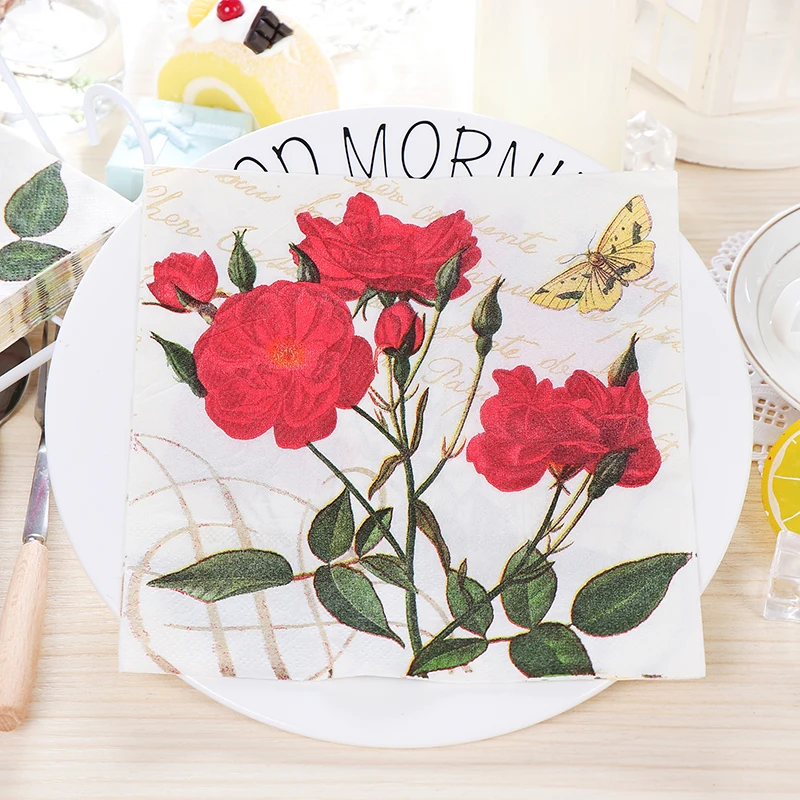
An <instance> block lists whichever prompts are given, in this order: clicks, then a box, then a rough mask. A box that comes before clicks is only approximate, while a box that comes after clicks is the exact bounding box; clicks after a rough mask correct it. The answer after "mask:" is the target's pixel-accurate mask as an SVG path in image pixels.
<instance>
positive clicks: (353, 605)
mask: <svg viewBox="0 0 800 800" xmlns="http://www.w3.org/2000/svg"><path fill="white" fill-rule="evenodd" d="M314 591H315V592H316V593H317V597H318V598H319V601H320V603H322V605H323V606H324V607H325V609H326V610H327V611H328V612H329V613H330V614H331V615H332V616H333V617H335V618H336V619H338V620H339V622H341V623H342V624H343V625H347V627H348V628H355V630H357V631H364V632H365V633H371V634H373V635H375V636H383V637H385V638H386V639H391V640H392V641H394V642H397V643H398V644H399V645H400V646H401V647H405V645H404V644H403V640H402V639H401V638H400V637H399V636H398V635H397V634H396V633H395V632H394V631H393V630H392V629H391V628H390V627H389V623H388V622H387V621H386V613H385V612H384V610H383V605H382V604H381V601H380V598H379V597H378V595H377V594H376V592H375V589H374V588H373V586H372V584H371V583H370V581H369V579H368V578H367V577H366V576H364V575H362V574H361V573H360V572H357V571H356V570H354V569H350V567H345V566H342V565H341V564H334V565H332V566H331V565H328V564H325V565H324V566H322V567H320V568H319V569H318V570H317V571H316V572H315V573H314Z"/></svg>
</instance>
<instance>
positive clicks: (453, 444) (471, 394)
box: [416, 355, 486, 497]
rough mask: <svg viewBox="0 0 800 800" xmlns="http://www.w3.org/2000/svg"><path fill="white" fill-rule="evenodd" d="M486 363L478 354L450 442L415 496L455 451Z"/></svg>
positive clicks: (427, 484)
mask: <svg viewBox="0 0 800 800" xmlns="http://www.w3.org/2000/svg"><path fill="white" fill-rule="evenodd" d="M485 363H486V356H482V355H479V356H478V364H477V366H476V368H475V377H474V378H473V380H472V386H471V387H470V390H469V396H468V397H467V401H466V403H465V404H464V409H463V411H462V412H461V419H459V421H458V425H456V429H455V432H454V433H453V438H452V440H451V441H450V444H449V445H448V446H447V449H446V450H445V452H444V455H443V456H442V458H441V459H440V461H439V463H438V464H437V465H436V466H435V467H434V468H433V472H431V474H430V475H428V477H427V478H425V480H424V481H423V482H422V483H421V484H420V487H419V489H417V494H416V496H417V497H419V496H420V495H421V494H422V493H423V492H424V491H425V490H426V489H427V488H428V487H429V486H430V485H431V484H432V483H433V482H434V481H435V480H436V478H437V476H438V475H439V473H440V472H441V471H442V470H443V469H444V465H445V464H446V463H447V462H448V460H449V459H450V458H451V457H452V455H453V453H454V452H455V449H456V446H457V443H458V440H459V439H460V438H461V433H462V432H463V430H464V425H466V424H467V417H468V416H469V412H470V409H471V408H472V404H473V402H474V401H475V395H476V394H477V393H478V385H479V384H480V381H481V373H482V372H483V365H484V364H485Z"/></svg>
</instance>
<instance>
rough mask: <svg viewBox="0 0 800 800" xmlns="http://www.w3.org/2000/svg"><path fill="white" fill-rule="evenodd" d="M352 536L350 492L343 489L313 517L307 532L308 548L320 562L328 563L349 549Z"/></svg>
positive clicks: (353, 530) (352, 523)
mask: <svg viewBox="0 0 800 800" xmlns="http://www.w3.org/2000/svg"><path fill="white" fill-rule="evenodd" d="M354 535H355V523H354V522H353V509H352V507H351V505H350V492H349V491H348V490H347V489H345V490H344V491H343V492H342V493H341V494H340V495H339V496H338V497H337V498H336V499H335V500H333V501H332V502H331V503H328V505H327V506H325V508H323V509H322V510H321V511H319V512H318V513H317V516H316V517H314V520H313V521H312V523H311V527H310V528H309V530H308V546H309V547H310V548H311V552H312V553H313V554H314V555H315V556H316V557H317V558H318V559H319V560H320V561H327V562H328V563H330V562H331V561H333V560H334V559H337V558H339V556H342V555H344V554H345V553H346V552H347V551H348V550H349V549H350V547H351V546H352V544H353V536H354Z"/></svg>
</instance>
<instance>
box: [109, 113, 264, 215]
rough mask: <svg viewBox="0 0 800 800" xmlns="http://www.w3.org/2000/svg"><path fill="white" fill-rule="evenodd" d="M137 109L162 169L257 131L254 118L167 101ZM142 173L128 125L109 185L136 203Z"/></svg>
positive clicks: (111, 162) (112, 165) (138, 151)
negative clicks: (254, 129) (254, 130)
mask: <svg viewBox="0 0 800 800" xmlns="http://www.w3.org/2000/svg"><path fill="white" fill-rule="evenodd" d="M137 111H138V112H139V116H140V117H141V118H142V122H143V123H144V126H145V128H146V129H147V132H148V133H149V134H150V141H151V143H152V145H153V155H154V157H155V163H156V164H158V165H159V166H161V167H180V166H186V165H188V164H191V163H192V162H193V161H194V160H195V159H197V158H200V156H204V155H205V154H206V153H210V152H211V151H212V150H215V149H216V148H217V147H220V146H221V145H223V144H227V143H228V142H231V141H233V140H234V139H238V138H239V137H240V136H244V134H246V133H250V132H251V131H252V130H253V127H254V123H253V118H252V117H251V116H250V114H243V113H241V112H239V111H225V110H223V109H221V108H205V107H203V106H189V105H183V104H181V103H171V102H168V101H166V100H143V101H142V102H141V103H139V104H138V106H137ZM143 173H144V165H143V161H142V150H141V148H140V147H139V142H138V140H137V138H136V133H135V132H134V130H133V127H132V126H131V125H128V126H127V127H126V128H125V130H124V131H123V132H122V136H120V139H119V141H118V142H117V146H116V147H115V148H114V152H113V153H112V154H111V158H110V159H109V161H108V164H106V182H107V183H108V185H109V186H110V187H111V188H112V189H114V190H116V191H117V192H119V193H120V194H121V195H123V196H124V197H127V198H128V200H135V199H136V198H137V197H138V196H139V194H140V193H141V191H142V178H143Z"/></svg>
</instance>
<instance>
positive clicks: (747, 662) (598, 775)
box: [0, 0, 800, 800]
mask: <svg viewBox="0 0 800 800" xmlns="http://www.w3.org/2000/svg"><path fill="white" fill-rule="evenodd" d="M453 2H455V0H447V1H446V2H444V3H442V5H443V6H447V5H448V3H449V5H450V6H452V5H453ZM137 7H138V6H137ZM130 11H131V6H130V4H128V5H127V6H123V13H126V12H127V13H130ZM450 11H452V8H450ZM134 27H135V25H134V24H133V23H130V28H131V29H133V28H134ZM424 27H425V26H424V25H423V26H421V27H420V30H422V28H424ZM138 30H139V31H141V30H142V28H141V27H140V28H139V29H138ZM420 35H421V34H420ZM129 38H130V37H129ZM145 38H146V37H145ZM145 54H147V51H145ZM151 61H152V60H151V59H144V60H143V61H142V60H140V62H134V67H133V70H132V76H133V78H134V79H135V80H134V84H133V89H134V92H141V93H144V92H146V91H147V87H148V86H149V83H148V81H150V80H151V79H152V67H151V66H150V63H151ZM340 74H342V75H343V77H346V78H347V80H346V81H345V80H344V79H343V88H345V86H346V91H344V92H343V98H344V100H345V102H346V104H348V105H355V104H357V103H358V102H363V101H364V98H367V100H369V101H372V102H386V103H391V102H410V101H414V100H416V101H417V102H422V103H428V104H437V103H438V104H440V105H454V106H459V105H460V106H461V107H465V104H468V91H467V92H466V98H465V96H464V95H465V93H464V91H460V94H459V91H454V90H453V88H452V87H453V84H451V85H450V88H449V89H446V90H440V91H439V94H438V95H437V94H436V93H435V92H434V91H433V90H432V88H431V83H430V81H429V75H430V73H429V72H427V71H421V70H419V69H417V70H416V72H414V71H413V70H409V71H407V72H403V73H402V74H401V73H399V72H397V71H396V70H395V69H394V68H393V67H392V65H391V64H388V65H385V67H384V69H383V75H384V78H383V79H384V80H388V76H389V75H390V74H394V75H401V77H399V78H397V79H396V81H395V83H393V84H386V83H384V84H380V79H379V78H377V77H376V75H375V72H368V71H364V70H360V69H358V68H357V67H354V66H352V64H350V65H349V66H348V63H347V62H345V63H344V64H343V65H341V66H340ZM437 75H438V79H439V81H440V84H441V82H442V81H444V82H446V81H452V80H454V78H455V77H457V76H454V74H453V73H452V72H450V73H448V72H447V71H446V70H445V71H443V72H439V73H437ZM137 81H138V82H137ZM376 81H377V83H376ZM440 84H437V85H440ZM443 98H444V101H445V102H443ZM118 130H119V121H115V122H113V123H112V124H111V126H110V127H109V128H108V133H107V136H106V138H105V140H104V146H103V147H101V148H99V149H96V150H94V151H90V150H88V148H86V147H85V145H84V143H83V142H82V141H80V140H75V141H73V142H72V143H69V144H68V145H67V146H66V150H67V152H68V157H69V158H70V160H72V161H74V163H77V164H81V165H82V166H83V167H84V168H85V169H86V170H87V171H88V172H90V173H92V174H94V175H96V176H98V177H99V176H101V175H102V167H103V164H104V160H105V157H106V154H107V152H108V148H109V146H110V143H113V138H114V135H115V133H116V132H118ZM678 170H679V174H680V190H681V205H682V208H681V226H682V230H683V232H684V233H685V235H686V236H687V237H688V239H689V241H690V242H691V243H692V244H693V245H694V246H695V247H696V249H697V250H698V252H699V253H700V255H701V256H702V257H703V259H704V260H706V261H708V260H709V259H710V258H711V256H712V255H713V254H714V253H715V251H716V249H717V247H718V245H719V242H720V241H721V240H722V239H724V238H725V237H726V236H728V235H729V234H731V233H734V232H736V231H740V230H745V229H748V228H754V227H756V226H758V225H760V224H761V223H762V222H764V221H765V220H766V219H768V218H769V217H770V216H772V215H773V214H774V213H776V212H777V211H779V210H781V209H783V208H785V207H787V206H789V205H792V204H794V203H796V202H797V201H798V199H800V198H799V195H800V170H797V169H795V170H782V171H773V172H740V171H725V170H717V169H710V168H704V167H698V166H693V165H688V164H679V166H678ZM76 391H80V387H76ZM33 401H34V395H33V392H32V391H29V394H28V397H27V400H26V402H25V404H24V406H23V407H22V409H21V410H20V411H19V413H18V414H17V415H16V416H15V417H13V418H12V420H11V421H10V422H8V423H7V424H6V425H5V426H4V427H3V428H2V431H0V502H1V503H2V506H0V508H2V513H0V601H2V599H3V596H4V594H5V590H6V586H7V583H8V578H9V576H10V574H11V569H12V566H13V563H14V559H15V557H16V554H17V549H18V541H19V535H20V531H21V528H22V521H23V517H24V513H25V506H26V502H27V495H28V489H29V485H30V478H31V473H32V469H33V460H34V454H35V450H36V443H37V439H38V429H37V428H36V426H35V424H34V421H33ZM109 535H117V534H116V533H114V534H112V533H111V532H110V533H109ZM774 542H775V536H774V534H773V533H772V532H771V530H770V529H769V526H768V525H767V522H766V519H765V517H764V513H763V511H762V508H761V502H760V499H759V477H758V474H757V473H756V471H755V470H754V471H753V474H752V479H751V482H750V488H749V491H748V495H747V499H746V501H745V505H744V510H743V512H742V516H741V519H740V522H739V525H738V527H737V529H736V532H735V534H734V537H733V541H732V543H731V546H730V549H729V550H728V553H727V555H726V556H725V558H724V560H723V562H722V565H721V566H720V568H719V571H718V572H717V574H716V576H715V577H714V579H713V580H712V582H711V584H710V586H709V587H708V590H707V591H706V593H705V594H704V596H703V603H702V605H703V618H704V628H705V636H706V654H707V662H708V675H707V677H706V678H705V679H704V680H700V681H690V682H665V683H651V682H648V683H637V682H629V683H620V684H616V685H614V686H612V687H611V688H610V689H609V690H607V691H605V692H603V693H602V694H600V695H599V696H598V697H596V698H594V699H592V700H590V701H589V702H587V703H584V704H583V705H580V706H578V707H577V708H575V709H573V710H571V711H568V712H567V713H565V714H562V715H561V716H559V717H557V718H555V719H552V720H550V721H548V722H544V723H542V724H540V725H537V726H536V727H534V728H530V729H528V730H525V731H521V732H518V733H515V734H511V735H508V736H504V737H501V738H498V739H494V740H491V741H487V742H479V743H475V744H471V745H463V746H458V747H450V748H440V749H435V750H426V751H425V750H417V751H386V750H365V749H357V748H352V747H345V746H338V745H332V744H326V743H322V742H317V741H312V740H309V739H304V738H301V737H298V736H295V735H292V734H288V733H283V732H281V731H278V730H275V729H273V728H269V727H267V726H266V725H262V724H260V723H257V722H254V721H252V720H250V719H247V718H245V717H242V716H239V715H238V714H236V713H234V712H233V711H230V710H228V709H227V708H224V707H222V706H220V705H218V704H216V703H214V702H212V701H211V700H209V699H208V698H206V697H204V696H203V695H201V694H199V693H198V692H196V691H194V690H193V689H190V688H189V687H188V686H186V685H185V684H183V683H182V682H181V681H180V680H179V679H177V678H174V677H169V676H152V675H131V674H119V673H118V672H117V667H116V644H117V621H116V619H115V617H114V616H113V614H112V613H111V612H110V611H109V610H108V609H107V608H106V607H105V606H104V605H103V603H102V602H101V601H100V599H99V598H98V596H97V595H96V594H95V592H94V590H93V589H92V586H91V584H90V583H89V581H88V579H87V578H86V576H85V574H84V573H83V571H82V569H81V567H80V565H79V563H78V561H77V559H76V556H75V553H74V552H73V550H72V547H71V546H70V544H69V541H68V539H67V536H66V533H65V531H64V528H63V526H62V524H61V522H60V520H59V519H58V516H57V514H54V518H53V520H52V524H51V532H50V548H51V580H50V591H49V605H48V610H47V616H46V621H45V635H44V641H43V645H42V656H41V662H40V666H39V676H38V681H37V686H36V689H35V695H34V700H33V704H32V707H31V714H30V718H29V720H28V721H27V722H26V723H25V724H24V725H23V726H22V727H20V728H19V729H18V730H17V731H15V732H13V733H10V734H0V798H2V800H12V799H16V798H25V800H33V799H34V798H42V799H43V800H44V799H45V798H46V800H55V798H111V797H114V798H120V797H136V798H158V799H159V800H162V799H163V798H167V797H169V798H170V800H183V799H184V798H186V800H189V798H191V799H192V800H202V799H203V798H214V799H215V800H216V798H221V797H229V798H235V799H236V800H239V799H240V798H241V799H242V800H243V799H244V798H267V797H269V798H282V799H283V798H309V799H310V798H314V799H315V800H316V799H319V800H324V799H325V798H341V800H360V799H361V798H365V799H366V798H369V800H376V799H378V798H379V799H380V800H394V799H395V798H410V797H416V798H424V800H427V799H428V798H434V797H435V798H458V800H473V799H474V800H487V799H488V798H491V799H492V800H499V799H500V798H521V797H531V796H536V797H545V798H587V797H613V798H622V797H625V798H639V797H659V798H660V797H674V796H679V797H691V798H703V797H710V796H712V795H716V794H722V795H723V796H726V797H747V798H749V797H755V796H759V797H764V798H766V797H800V756H798V752H800V626H798V625H792V624H790V623H777V622H767V621H765V620H764V619H763V617H762V616H761V611H762V607H763V602H764V592H765V588H766V579H767V571H768V568H769V563H770V559H771V556H772V550H773V546H774ZM354 702H357V698H354Z"/></svg>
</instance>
